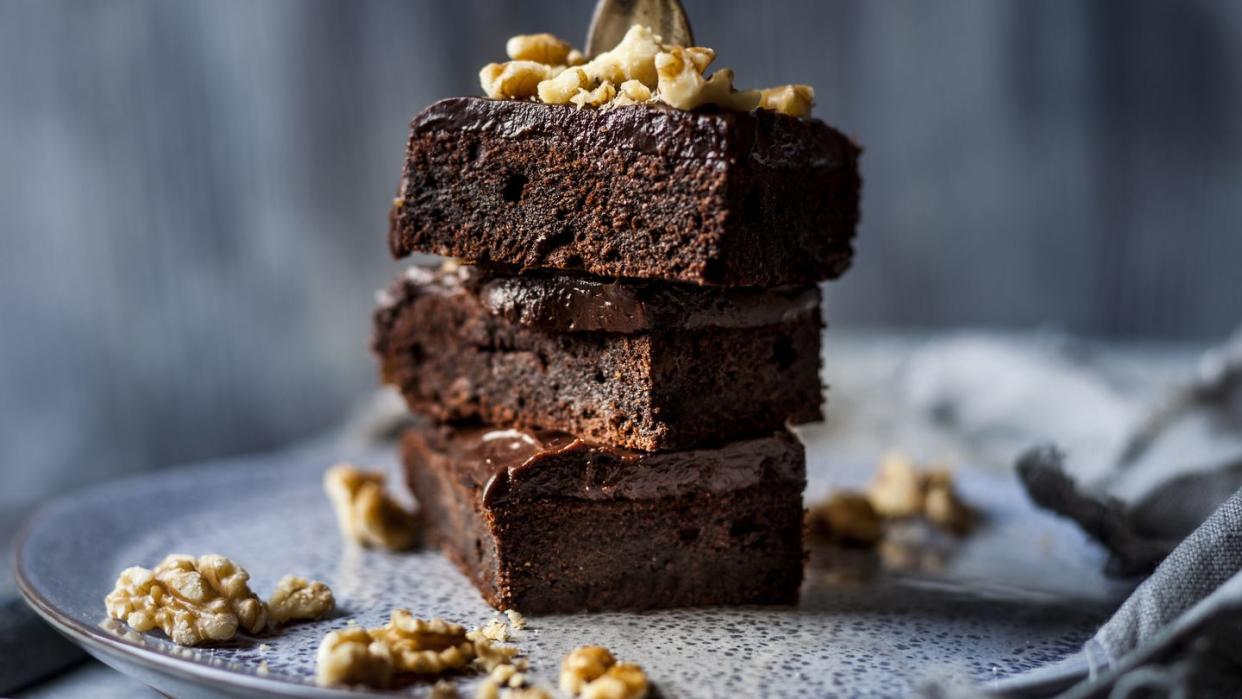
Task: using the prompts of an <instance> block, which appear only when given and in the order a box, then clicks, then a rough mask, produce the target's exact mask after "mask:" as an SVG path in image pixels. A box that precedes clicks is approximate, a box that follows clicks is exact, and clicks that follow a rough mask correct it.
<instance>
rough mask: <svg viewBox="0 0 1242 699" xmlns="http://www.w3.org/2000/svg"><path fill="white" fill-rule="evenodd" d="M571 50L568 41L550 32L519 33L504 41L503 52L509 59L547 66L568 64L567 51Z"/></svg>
mask: <svg viewBox="0 0 1242 699" xmlns="http://www.w3.org/2000/svg"><path fill="white" fill-rule="evenodd" d="M572 50H573V47H572V46H570V45H569V42H567V41H564V40H562V39H558V38H557V37H555V36H554V35H552V34H519V35H517V36H515V37H512V38H510V39H509V41H507V42H505V53H507V54H509V58H510V59H512V60H515V61H534V62H536V63H543V64H544V65H549V66H564V65H570V63H569V53H570V51H572ZM580 55H581V54H579V56H580Z"/></svg>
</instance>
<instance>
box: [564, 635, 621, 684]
mask: <svg viewBox="0 0 1242 699" xmlns="http://www.w3.org/2000/svg"><path fill="white" fill-rule="evenodd" d="M616 663H617V659H616V658H614V657H613V656H612V653H611V652H609V650H608V649H607V648H604V647H602V646H582V647H581V648H577V649H574V650H573V651H571V652H570V653H569V655H566V656H565V659H564V660H562V661H561V691H562V692H565V693H566V694H571V695H572V694H577V693H578V692H581V691H582V688H583V687H584V686H586V683H587V682H590V681H591V680H594V679H596V678H598V677H601V676H603V674H604V673H605V672H607V670H608V668H610V667H612V666H613V665H615V664H616Z"/></svg>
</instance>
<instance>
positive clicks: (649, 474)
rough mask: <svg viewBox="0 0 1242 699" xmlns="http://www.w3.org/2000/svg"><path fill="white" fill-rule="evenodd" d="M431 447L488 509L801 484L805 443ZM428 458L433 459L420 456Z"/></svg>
mask: <svg viewBox="0 0 1242 699" xmlns="http://www.w3.org/2000/svg"><path fill="white" fill-rule="evenodd" d="M421 431H422V433H423V435H424V437H425V439H426V440H427V447H428V449H429V450H430V451H432V452H434V453H435V454H436V456H438V457H440V458H447V459H448V460H449V461H450V462H451V463H452V464H453V468H454V470H455V471H456V472H457V473H458V474H459V476H461V477H462V478H465V479H469V480H470V481H471V482H472V484H473V486H474V487H475V488H477V489H479V490H480V498H481V502H482V504H483V505H484V506H493V505H499V504H503V503H505V502H508V501H511V500H515V499H519V498H520V499H531V498H540V499H542V498H573V499H584V500H608V499H624V500H649V499H655V498H663V497H671V496H676V495H681V494H685V493H690V492H709V493H716V494H721V493H728V492H733V491H736V490H741V489H743V488H747V487H750V486H753V485H755V484H757V483H759V482H760V481H763V482H765V483H778V482H783V483H794V484H799V485H800V484H802V483H803V482H804V481H805V479H806V464H805V456H804V453H803V449H802V444H801V443H800V442H799V441H798V440H797V438H795V437H794V436H793V435H792V434H790V433H789V432H788V431H784V430H782V431H781V432H777V433H775V434H773V435H771V436H769V437H761V438H757V439H748V440H742V441H737V442H731V443H729V444H726V445H724V446H723V447H718V448H713V449H690V450H685V451H673V452H659V453H652V452H642V451H635V450H632V449H624V448H621V447H613V446H606V445H599V444H590V443H587V442H585V441H583V440H581V439H579V438H577V437H574V436H573V435H571V434H568V433H565V432H551V431H536V430H518V429H496V428H494V427H463V428H452V427H449V426H438V427H433V426H431V425H429V424H426V423H424V424H423V425H422V430H421ZM423 456H424V458H433V457H432V456H431V455H423Z"/></svg>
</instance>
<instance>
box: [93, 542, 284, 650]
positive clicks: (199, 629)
mask: <svg viewBox="0 0 1242 699" xmlns="http://www.w3.org/2000/svg"><path fill="white" fill-rule="evenodd" d="M249 580H250V574H249V573H247V572H246V571H245V569H243V568H241V567H240V566H238V565H237V564H236V563H234V562H233V561H231V560H229V559H227V558H225V557H224V556H218V555H207V556H200V557H198V558H194V557H192V556H183V555H176V554H174V555H171V556H168V557H166V558H165V559H164V560H163V561H161V562H160V564H159V565H157V566H156V567H155V568H154V569H153V570H147V569H146V568H141V567H132V568H127V569H125V570H124V571H122V572H121V575H120V577H118V578H117V581H116V585H115V586H114V588H113V590H112V592H110V593H108V595H107V597H105V598H104V604H105V606H106V607H107V609H108V616H110V617H112V618H113V619H119V620H122V621H124V622H125V623H126V624H128V625H129V626H130V628H132V629H134V630H135V631H138V632H143V633H145V632H147V631H151V630H153V629H155V628H159V629H161V630H162V631H163V632H164V634H165V635H167V636H168V638H169V639H170V640H172V641H173V642H174V643H177V644H179V645H184V646H193V645H198V644H200V643H204V642H207V641H226V640H228V639H230V638H232V637H233V636H234V635H235V634H236V633H237V631H238V629H239V628H240V629H243V630H245V631H247V632H249V633H257V632H259V631H260V630H261V629H262V628H263V627H264V625H265V624H266V623H267V609H266V608H265V607H264V605H263V602H262V601H260V600H259V598H258V596H257V595H255V594H254V593H253V592H251V591H250V586H249V584H248V583H249Z"/></svg>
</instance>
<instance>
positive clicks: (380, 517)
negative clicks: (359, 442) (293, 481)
mask: <svg viewBox="0 0 1242 699" xmlns="http://www.w3.org/2000/svg"><path fill="white" fill-rule="evenodd" d="M323 484H324V490H326V491H327V493H328V499H329V500H331V501H332V505H333V507H334V508H335V509H336V519H337V524H339V525H340V528H341V531H342V532H343V533H344V534H345V535H346V536H348V537H349V538H350V539H353V540H354V541H356V542H358V543H360V544H363V545H364V546H379V547H383V548H388V549H394V550H399V549H405V548H409V547H410V546H413V545H414V543H415V541H416V540H417V538H418V517H417V516H416V515H414V514H411V513H410V512H408V511H407V510H405V509H404V508H403V507H401V505H399V504H397V503H396V502H395V501H394V500H393V499H392V498H390V497H389V496H388V494H387V493H386V492H385V491H384V475H383V474H381V473H374V472H366V471H361V470H359V469H358V468H357V467H355V466H353V465H351V464H337V465H336V466H333V467H332V468H330V469H328V472H327V473H326V474H324V481H323Z"/></svg>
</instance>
